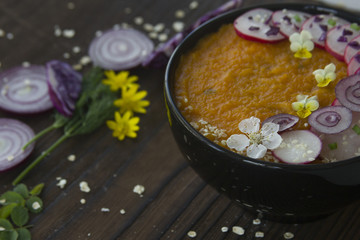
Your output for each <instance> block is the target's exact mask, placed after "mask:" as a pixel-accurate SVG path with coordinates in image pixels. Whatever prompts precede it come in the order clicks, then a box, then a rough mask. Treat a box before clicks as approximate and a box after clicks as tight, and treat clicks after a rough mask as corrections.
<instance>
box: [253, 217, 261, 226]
mask: <svg viewBox="0 0 360 240" xmlns="http://www.w3.org/2000/svg"><path fill="white" fill-rule="evenodd" d="M260 223H261V220H260V219H258V218H256V219H254V220H253V224H254V225H259V224H260Z"/></svg>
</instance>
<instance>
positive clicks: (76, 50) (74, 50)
mask: <svg viewBox="0 0 360 240" xmlns="http://www.w3.org/2000/svg"><path fill="white" fill-rule="evenodd" d="M72 51H73V53H79V52H80V51H81V48H80V47H79V46H74V47H73V48H72Z"/></svg>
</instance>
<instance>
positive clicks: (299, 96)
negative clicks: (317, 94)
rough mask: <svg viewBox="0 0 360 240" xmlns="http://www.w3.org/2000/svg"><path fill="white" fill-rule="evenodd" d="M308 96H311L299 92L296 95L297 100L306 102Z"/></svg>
mask: <svg viewBox="0 0 360 240" xmlns="http://www.w3.org/2000/svg"><path fill="white" fill-rule="evenodd" d="M308 97H309V96H308V95H302V94H299V95H297V96H296V100H297V101H298V102H305V101H306V99H307V98H308Z"/></svg>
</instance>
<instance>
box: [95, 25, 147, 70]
mask: <svg viewBox="0 0 360 240" xmlns="http://www.w3.org/2000/svg"><path fill="white" fill-rule="evenodd" d="M153 49H154V44H153V42H152V41H151V40H150V39H149V38H148V37H147V36H146V35H144V34H143V33H141V32H140V31H138V30H135V29H111V30H108V31H106V32H104V33H103V34H101V35H100V36H98V37H96V38H95V39H93V40H92V42H91V43H90V47H89V56H90V58H91V60H92V61H93V63H94V64H95V65H96V66H99V67H102V68H104V69H109V70H125V69H130V68H133V67H136V66H138V65H140V64H141V63H142V62H143V61H144V60H145V59H146V58H147V57H148V56H149V54H150V53H151V52H152V51H153Z"/></svg>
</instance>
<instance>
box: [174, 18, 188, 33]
mask: <svg viewBox="0 0 360 240" xmlns="http://www.w3.org/2000/svg"><path fill="white" fill-rule="evenodd" d="M172 27H173V29H174V30H175V31H176V32H181V31H182V30H184V27H185V23H183V22H179V21H176V22H173V24H172Z"/></svg>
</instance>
